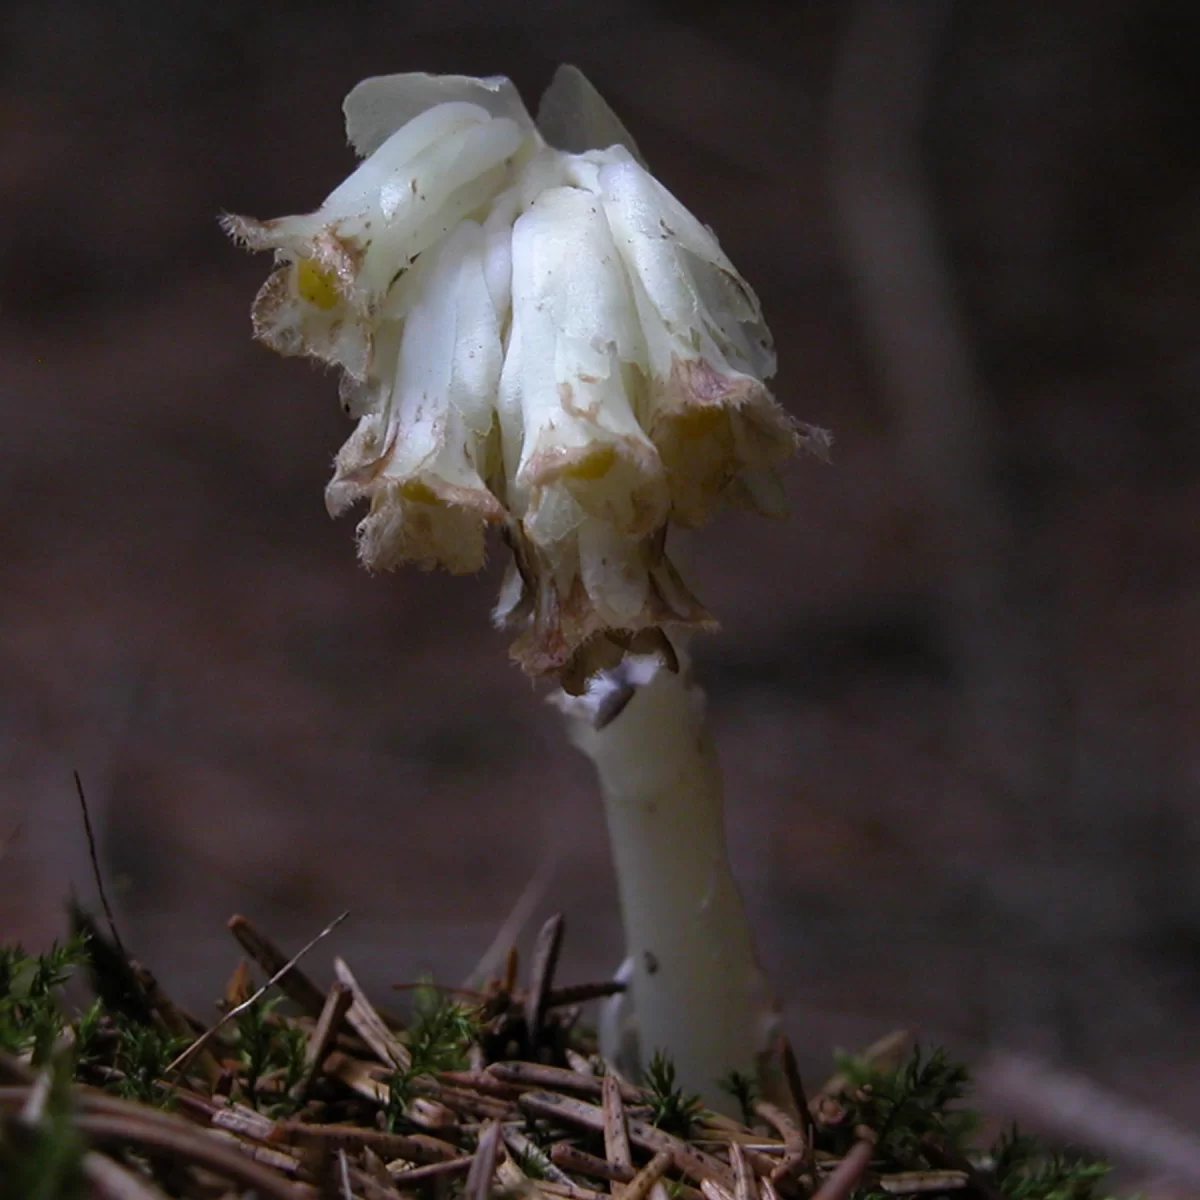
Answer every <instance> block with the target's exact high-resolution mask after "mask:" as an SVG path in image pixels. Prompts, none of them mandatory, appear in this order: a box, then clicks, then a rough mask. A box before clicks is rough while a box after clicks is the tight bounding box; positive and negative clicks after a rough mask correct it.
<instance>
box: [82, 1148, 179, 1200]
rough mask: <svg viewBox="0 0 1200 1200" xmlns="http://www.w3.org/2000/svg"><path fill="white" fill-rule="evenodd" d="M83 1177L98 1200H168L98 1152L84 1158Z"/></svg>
mask: <svg viewBox="0 0 1200 1200" xmlns="http://www.w3.org/2000/svg"><path fill="white" fill-rule="evenodd" d="M82 1168H83V1177H84V1179H86V1180H87V1182H88V1184H89V1186H90V1188H91V1194H92V1195H93V1196H95V1197H96V1200H166V1195H165V1193H163V1192H160V1191H159V1190H158V1188H156V1187H153V1186H152V1185H151V1184H150V1183H149V1182H148V1181H146V1180H145V1179H142V1178H140V1177H139V1176H137V1175H135V1174H134V1173H133V1172H132V1171H130V1170H129V1169H128V1168H127V1167H123V1166H121V1164H120V1163H118V1162H114V1161H113V1160H112V1159H111V1158H109V1157H108V1156H107V1155H105V1154H101V1153H100V1152H99V1151H97V1150H89V1151H88V1152H87V1153H86V1154H85V1155H84V1156H83V1163H82Z"/></svg>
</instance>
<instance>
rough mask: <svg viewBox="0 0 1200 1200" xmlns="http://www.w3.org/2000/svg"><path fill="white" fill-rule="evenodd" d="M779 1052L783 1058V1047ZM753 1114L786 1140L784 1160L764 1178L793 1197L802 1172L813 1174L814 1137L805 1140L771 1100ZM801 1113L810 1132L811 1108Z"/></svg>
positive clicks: (760, 1103)
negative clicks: (792, 1194) (807, 1171)
mask: <svg viewBox="0 0 1200 1200" xmlns="http://www.w3.org/2000/svg"><path fill="white" fill-rule="evenodd" d="M780 1041H781V1042H782V1041H783V1039H782V1038H781V1039H780ZM780 1049H781V1054H782V1046H781V1048H780ZM788 1049H789V1050H790V1049H791V1047H790V1046H789V1047H788ZM785 1074H786V1069H785ZM754 1111H755V1113H757V1114H758V1116H760V1117H762V1118H763V1120H764V1121H766V1122H767V1123H768V1124H770V1125H773V1126H774V1127H775V1129H776V1130H778V1132H779V1135H780V1137H782V1138H783V1145H784V1151H785V1153H784V1156H783V1160H782V1161H781V1162H777V1163H775V1164H773V1165H772V1167H771V1168H770V1170H768V1171H767V1172H765V1178H766V1180H768V1181H769V1182H770V1183H771V1186H772V1188H775V1187H781V1188H782V1189H783V1190H784V1191H785V1192H788V1193H789V1194H790V1193H791V1192H792V1191H794V1190H795V1187H796V1184H797V1183H798V1182H799V1181H800V1175H801V1172H802V1171H804V1170H805V1168H807V1169H808V1170H809V1171H810V1172H811V1171H812V1170H814V1164H813V1162H812V1150H813V1144H812V1143H813V1139H812V1137H811V1136H808V1137H806V1136H805V1135H804V1133H802V1132H801V1131H800V1127H799V1126H798V1125H797V1124H796V1123H795V1121H793V1120H792V1118H791V1116H790V1115H789V1114H788V1113H786V1112H784V1111H783V1109H782V1108H780V1107H779V1106H778V1105H775V1104H772V1103H771V1102H770V1101H769V1100H760V1101H758V1103H756V1104H755V1105H754ZM799 1112H800V1119H801V1120H802V1121H804V1122H805V1125H806V1128H808V1129H811V1128H812V1116H811V1114H810V1113H809V1111H808V1105H807V1104H804V1103H802V1104H801V1106H800V1109H799Z"/></svg>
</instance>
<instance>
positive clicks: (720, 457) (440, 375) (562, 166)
mask: <svg viewBox="0 0 1200 1200" xmlns="http://www.w3.org/2000/svg"><path fill="white" fill-rule="evenodd" d="M345 114H346V126H347V132H348V135H349V138H350V141H351V143H352V144H353V146H354V148H355V149H356V150H357V151H358V153H359V154H360V155H362V156H363V161H362V163H361V164H360V166H359V167H358V169H357V170H356V171H355V172H354V173H353V174H351V175H350V177H349V178H348V179H346V180H345V182H343V183H342V184H341V185H340V186H338V187H337V188H335V189H334V191H333V192H331V193H330V194H329V196H328V197H327V198H326V200H325V202H324V203H323V204H322V205H321V207H320V208H319V209H318V210H317V211H316V212H314V213H309V214H306V215H302V216H294V217H281V218H277V219H275V220H271V221H261V222H260V221H254V220H250V219H248V218H244V217H234V216H229V217H226V218H225V219H224V224H225V228H226V229H227V230H228V232H229V233H230V234H232V235H233V236H234V237H235V238H236V239H238V240H239V241H241V242H243V243H244V244H245V245H247V246H249V247H250V248H251V249H254V250H273V251H274V252H275V257H276V269H275V271H274V272H273V274H272V275H271V276H270V278H269V279H268V280H267V282H266V283H265V284H264V285H263V288H262V289H261V290H260V292H259V295H258V298H257V299H256V301H255V304H254V309H253V320H254V330H255V335H256V336H257V337H258V338H260V339H261V340H262V341H264V342H266V343H267V345H269V346H271V347H272V348H273V349H275V350H278V351H279V352H280V353H282V354H304V355H309V356H312V357H315V358H318V359H320V360H322V361H324V362H326V363H329V364H331V365H334V366H337V367H339V368H340V369H341V371H342V382H341V388H340V394H341V399H342V404H343V407H344V409H345V410H346V412H347V413H348V414H349V415H350V416H352V417H354V418H356V419H357V422H358V424H357V427H356V429H355V431H354V433H353V434H352V435H351V436H350V438H349V440H348V441H347V442H346V444H345V446H343V447H342V450H341V451H340V452H339V454H338V456H337V460H336V464H335V470H334V476H333V479H332V480H331V482H330V484H329V486H328V488H327V490H326V499H327V503H328V506H329V509H330V511H331V512H332V513H334V514H337V513H340V512H342V511H344V510H345V509H346V508H348V507H349V506H351V505H353V504H355V503H357V502H359V501H363V502H365V503H366V504H367V506H368V510H367V514H366V516H365V517H363V519H362V520H361V522H360V523H359V527H358V540H359V552H360V555H361V557H362V559H363V561H364V563H365V564H366V565H367V566H369V567H372V568H377V569H379V568H390V567H394V566H397V565H399V564H400V563H403V562H413V563H416V564H418V565H419V566H422V567H432V566H442V567H445V568H446V569H448V570H450V571H455V572H470V571H475V570H478V569H479V568H480V567H481V566H482V565H483V561H484V553H485V534H486V530H487V528H488V527H489V526H492V527H495V528H496V529H497V530H498V532H499V534H500V536H501V537H502V539H503V540H504V541H505V543H506V544H507V545H508V547H509V549H510V550H511V553H512V563H511V565H510V568H509V571H508V575H507V577H506V581H505V583H504V585H503V589H502V593H501V597H500V601H499V604H498V605H497V608H496V619H497V621H498V623H500V624H502V625H504V626H506V627H510V628H514V629H516V630H518V637H517V641H516V643H515V644H514V647H513V653H514V657H516V658H517V660H518V661H519V662H520V663H521V664H522V665H523V666H524V668H525V669H526V670H527V671H528V672H529V673H530V674H532V675H535V676H550V677H553V678H556V679H558V680H559V681H560V682H562V683H563V684H564V686H565V687H567V688H568V690H571V691H576V690H579V689H580V688H582V687H583V686H584V685H585V683H586V680H587V678H588V676H589V675H590V674H591V673H592V672H593V671H595V670H599V669H603V668H605V667H608V666H611V665H613V663H614V662H619V661H620V659H621V657H622V655H623V654H625V653H626V652H627V651H630V650H633V651H647V650H650V651H655V652H658V653H660V654H661V655H662V656H663V657H664V658H666V659H668V660H670V658H671V649H670V642H669V641H668V640H667V639H666V638H665V637H663V635H662V632H661V631H662V630H663V629H664V628H669V627H671V626H682V627H692V628H710V627H712V626H713V625H714V624H715V622H714V621H713V619H712V617H711V616H710V615H709V614H708V612H707V611H706V610H705V609H704V608H703V606H702V605H701V604H700V603H699V602H698V601H697V600H696V599H695V597H694V596H693V595H692V594H691V592H690V591H689V590H688V588H687V587H686V586H685V584H684V583H683V581H682V579H681V578H680V576H679V574H678V572H677V571H676V570H675V568H674V567H673V566H672V564H671V562H670V561H669V559H668V558H667V556H666V549H665V547H666V535H667V531H668V529H669V527H670V525H671V524H672V523H674V524H676V525H681V526H696V525H699V524H702V523H703V522H704V521H706V520H707V519H708V518H709V517H710V516H711V515H712V513H713V512H714V511H715V510H716V508H717V507H718V506H719V505H720V504H721V503H722V502H723V501H729V502H733V503H739V504H745V505H749V506H751V507H754V508H757V509H760V510H762V511H767V512H770V511H774V510H776V509H777V508H778V507H779V500H778V495H779V492H780V488H779V483H778V480H777V478H776V476H775V469H776V467H777V466H778V465H779V463H780V462H781V461H782V460H783V459H784V458H786V457H787V456H788V455H790V454H791V453H792V452H793V451H794V450H795V449H796V448H797V447H798V446H801V445H808V446H809V447H810V448H812V449H815V450H818V451H821V450H823V449H824V447H825V446H826V445H827V441H828V439H827V435H824V434H823V433H822V431H819V430H814V429H812V428H810V427H806V426H801V425H799V424H798V423H796V422H794V421H793V420H792V419H791V418H790V417H788V416H787V415H786V414H785V413H784V411H783V410H782V409H781V408H780V406H779V405H778V404H777V403H776V401H775V400H774V398H773V397H772V396H771V394H770V392H769V391H768V389H767V387H766V383H765V380H766V379H768V378H769V377H770V376H771V375H772V374H773V373H774V370H775V356H774V350H773V348H772V343H771V336H770V333H769V332H768V330H767V327H766V325H765V323H764V321H763V318H762V313H761V310H760V308H759V304H758V300H757V298H756V297H755V295H754V293H753V291H752V290H751V289H750V287H749V285H748V284H747V283H746V282H745V281H744V280H743V279H742V278H741V276H740V275H739V274H738V273H737V271H736V270H735V268H734V267H733V265H732V263H730V262H729V260H728V259H727V258H726V257H725V255H724V253H723V252H722V251H721V248H720V246H719V245H718V244H717V240H716V238H715V237H714V235H713V233H712V231H711V230H709V229H707V228H706V227H705V226H704V225H702V224H701V223H700V222H699V221H698V220H696V218H695V217H694V216H692V214H691V213H689V212H688V211H687V209H685V208H684V207H683V205H681V204H680V203H679V201H678V200H676V199H675V198H674V197H673V196H672V195H671V194H670V193H669V192H668V191H667V190H666V189H665V188H664V187H663V186H662V185H661V184H660V183H658V181H657V180H655V179H654V178H653V176H651V175H650V173H649V172H648V171H647V170H646V168H645V166H644V165H643V163H642V162H641V160H640V158H639V156H638V154H637V150H636V147H635V146H634V145H633V142H632V140H631V139H630V138H629V136H628V134H627V133H626V131H625V130H624V128H623V127H622V126H621V124H620V122H619V121H618V120H617V118H616V117H615V116H614V115H613V114H612V112H611V110H609V109H608V107H607V106H606V105H605V104H604V101H603V100H602V99H601V98H600V97H599V95H598V94H597V93H596V92H595V90H594V89H593V88H592V87H591V86H590V85H589V84H588V83H587V81H586V80H585V79H584V78H583V76H582V75H581V74H580V73H579V72H578V71H576V70H575V69H574V68H570V67H564V68H561V69H560V70H559V72H558V74H557V75H556V77H555V81H554V83H553V84H552V85H551V87H550V89H549V90H548V91H547V93H546V95H545V96H544V97H543V100H542V105H541V108H540V110H539V119H538V123H537V124H536V125H535V123H534V122H533V120H532V119H531V118H530V116H529V114H528V113H527V112H526V110H525V108H524V106H523V105H522V103H521V100H520V98H519V96H518V95H517V93H516V91H515V89H514V88H513V87H512V85H511V84H510V83H509V82H508V80H506V79H499V78H493V79H471V78H466V77H462V76H430V75H420V74H418V75H394V76H385V77H380V78H376V79H368V80H365V81H364V82H363V83H361V84H359V85H358V86H357V87H356V88H355V89H354V90H353V91H352V92H351V93H350V95H349V96H348V97H347V98H346V103H345Z"/></svg>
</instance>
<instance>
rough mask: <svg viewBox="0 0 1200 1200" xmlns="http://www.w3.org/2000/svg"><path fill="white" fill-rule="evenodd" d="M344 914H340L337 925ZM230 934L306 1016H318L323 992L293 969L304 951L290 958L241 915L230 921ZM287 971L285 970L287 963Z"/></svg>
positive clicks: (322, 1003)
mask: <svg viewBox="0 0 1200 1200" xmlns="http://www.w3.org/2000/svg"><path fill="white" fill-rule="evenodd" d="M346 916H347V914H346V913H342V915H341V916H340V917H339V918H338V922H341V921H343V920H344V919H345V918H346ZM229 932H230V933H232V934H233V936H234V937H235V938H237V940H238V945H240V946H241V948H242V949H243V950H245V952H246V953H247V954H248V955H249V956H250V957H251V958H252V959H254V961H255V962H256V963H258V965H259V966H260V967H262V969H263V970H264V971H265V972H266V973H267V974H268V975H270V976H278V982H279V987H280V990H281V991H282V992H283V994H284V995H285V996H287V998H288V999H289V1000H291V1001H292V1003H293V1004H295V1005H296V1006H297V1007H298V1008H299V1009H300V1011H301V1012H302V1013H304V1015H305V1016H307V1017H313V1018H316V1017H319V1016H320V1015H321V1009H322V1008H323V1007H324V1004H325V993H324V992H322V991H321V989H320V988H319V987H317V985H316V984H315V983H313V981H312V980H311V979H309V977H308V976H307V975H306V974H305V973H304V972H303V971H301V970H298V969H297V968H296V966H295V964H296V962H298V961H299V959H300V958H301V957H302V956H303V954H304V951H303V950H302V951H301V952H300V954H298V955H296V957H295V958H292V959H289V958H288V957H287V956H286V955H285V954H284V953H283V951H282V950H280V949H279V947H278V946H276V945H275V943H274V942H273V941H271V939H270V938H268V937H267V936H266V935H265V934H263V933H260V932H259V931H258V930H257V929H256V928H255V927H254V926H253V925H252V924H251V923H250V921H249V919H248V918H247V917H243V916H242V915H241V913H238V914H237V915H236V916H233V917H230V918H229ZM289 963H290V964H291V969H290V970H285V967H286V966H287V964H289Z"/></svg>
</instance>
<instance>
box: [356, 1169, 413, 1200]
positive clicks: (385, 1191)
mask: <svg viewBox="0 0 1200 1200" xmlns="http://www.w3.org/2000/svg"><path fill="white" fill-rule="evenodd" d="M347 1174H348V1175H349V1177H350V1179H351V1181H352V1182H353V1184H354V1186H355V1187H357V1188H360V1189H361V1190H362V1194H363V1196H364V1197H365V1200H399V1197H400V1193H399V1192H398V1191H397V1190H396V1187H395V1185H394V1184H393V1183H392V1181H391V1179H390V1178H389V1179H388V1181H387V1182H386V1183H384V1182H383V1181H382V1180H380V1179H376V1178H375V1176H374V1175H372V1174H371V1173H370V1172H369V1171H364V1170H363V1169H362V1168H361V1167H350V1169H349V1170H348V1171H347Z"/></svg>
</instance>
